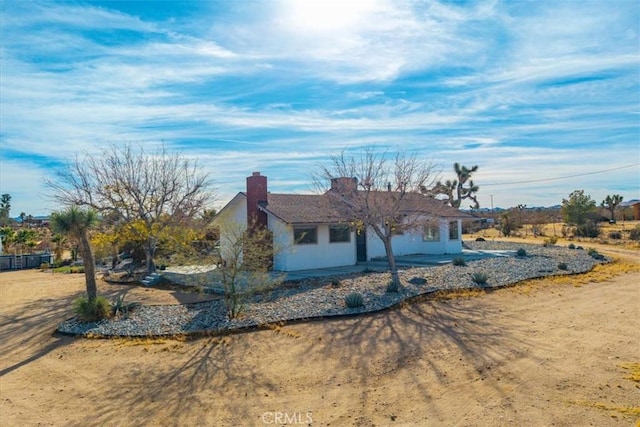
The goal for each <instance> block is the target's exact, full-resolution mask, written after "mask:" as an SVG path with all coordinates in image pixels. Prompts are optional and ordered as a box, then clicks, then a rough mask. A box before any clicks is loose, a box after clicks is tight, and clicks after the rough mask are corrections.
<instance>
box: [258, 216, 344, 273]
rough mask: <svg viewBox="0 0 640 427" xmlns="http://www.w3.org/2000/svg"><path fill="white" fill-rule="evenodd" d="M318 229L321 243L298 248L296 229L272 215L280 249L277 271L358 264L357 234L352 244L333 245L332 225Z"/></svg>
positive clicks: (274, 231)
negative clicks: (330, 236) (294, 239)
mask: <svg viewBox="0 0 640 427" xmlns="http://www.w3.org/2000/svg"><path fill="white" fill-rule="evenodd" d="M317 227H318V243H316V244H306V245H295V244H294V243H293V227H292V226H291V225H287V224H284V223H282V222H281V221H279V220H277V219H275V218H273V217H271V216H270V217H269V229H270V230H271V231H273V234H274V240H275V242H274V245H275V247H276V249H277V251H276V255H275V257H274V258H275V259H274V270H278V271H297V270H308V269H312V268H328V267H340V266H345V265H355V264H356V237H355V233H354V232H353V231H351V241H350V242H344V243H329V226H328V225H326V224H322V225H318V226H317Z"/></svg>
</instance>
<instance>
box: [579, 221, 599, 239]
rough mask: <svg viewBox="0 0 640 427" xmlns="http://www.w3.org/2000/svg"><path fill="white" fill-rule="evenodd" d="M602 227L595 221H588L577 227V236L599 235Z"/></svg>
mask: <svg viewBox="0 0 640 427" xmlns="http://www.w3.org/2000/svg"><path fill="white" fill-rule="evenodd" d="M599 234H600V227H599V226H598V223H596V222H594V221H587V222H585V223H584V224H581V225H579V226H577V227H576V236H580V237H598V235H599Z"/></svg>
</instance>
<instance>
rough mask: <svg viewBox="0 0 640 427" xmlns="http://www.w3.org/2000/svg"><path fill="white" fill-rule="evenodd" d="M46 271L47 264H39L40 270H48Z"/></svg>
mask: <svg viewBox="0 0 640 427" xmlns="http://www.w3.org/2000/svg"><path fill="white" fill-rule="evenodd" d="M48 269H49V263H48V262H43V263H42V264H40V270H48Z"/></svg>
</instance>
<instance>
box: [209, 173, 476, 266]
mask: <svg viewBox="0 0 640 427" xmlns="http://www.w3.org/2000/svg"><path fill="white" fill-rule="evenodd" d="M354 181H355V178H336V179H333V180H332V182H331V188H330V189H329V190H328V191H327V192H326V193H324V194H273V193H270V192H269V191H268V188H267V177H266V176H263V175H261V174H260V173H259V172H254V173H253V174H252V176H250V177H248V178H247V191H246V192H240V193H238V194H237V195H236V196H235V197H233V199H231V201H229V202H228V203H227V204H226V205H225V206H224V207H223V208H222V209H221V210H220V212H219V213H218V215H217V216H216V219H215V221H214V223H218V224H223V223H230V222H231V223H234V224H241V225H242V226H244V227H246V225H247V223H248V222H249V221H252V222H255V223H257V224H260V225H262V226H265V227H267V228H268V229H269V230H270V231H271V232H272V233H273V240H274V245H275V246H276V247H278V248H282V249H281V250H279V251H277V252H276V253H275V255H274V259H273V269H274V270H276V271H297V270H306V269H316V268H328V267H339V266H348V265H355V264H357V263H358V262H364V261H368V260H371V259H372V258H377V257H384V256H385V255H386V254H385V249H384V244H383V242H382V241H381V240H380V239H379V238H378V236H377V235H376V234H375V233H374V232H373V231H372V230H370V229H364V230H360V231H358V230H357V227H354V218H351V217H350V216H351V215H352V213H351V214H348V213H347V210H345V209H341V203H342V201H341V200H342V199H341V198H339V197H333V196H335V194H336V192H339V191H341V190H343V189H344V188H343V186H344V185H347V186H350V185H352V184H351V183H353V182H354ZM356 187H357V186H352V187H351V189H352V190H353V189H356ZM355 191H357V189H356V190H355ZM392 195H393V192H389V193H387V192H379V195H378V196H379V197H388V196H392ZM404 196H405V199H403V203H404V205H403V209H404V210H405V211H406V214H405V216H407V217H408V216H412V217H414V218H415V217H420V218H422V219H423V221H412V223H414V224H418V225H416V226H415V227H413V228H410V229H403V231H402V233H398V234H397V235H394V236H393V238H392V246H393V251H394V255H396V256H401V255H409V254H455V253H460V252H462V234H461V233H462V226H461V221H462V220H463V219H473V218H474V217H473V216H471V215H469V214H467V213H464V212H461V211H459V210H458V209H455V208H452V207H450V206H448V205H446V204H444V203H443V202H442V201H440V200H437V199H434V198H430V197H427V196H424V195H421V194H417V193H412V194H408V193H407V194H405V195H404ZM250 218H253V220H250ZM220 233H221V234H223V233H224V227H221V230H220ZM221 240H224V239H221Z"/></svg>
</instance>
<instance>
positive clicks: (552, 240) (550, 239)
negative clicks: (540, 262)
mask: <svg viewBox="0 0 640 427" xmlns="http://www.w3.org/2000/svg"><path fill="white" fill-rule="evenodd" d="M544 243H546V245H547V246H553V245H555V244H556V243H558V238H557V237H556V236H550V237H547V238H546V239H544Z"/></svg>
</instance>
